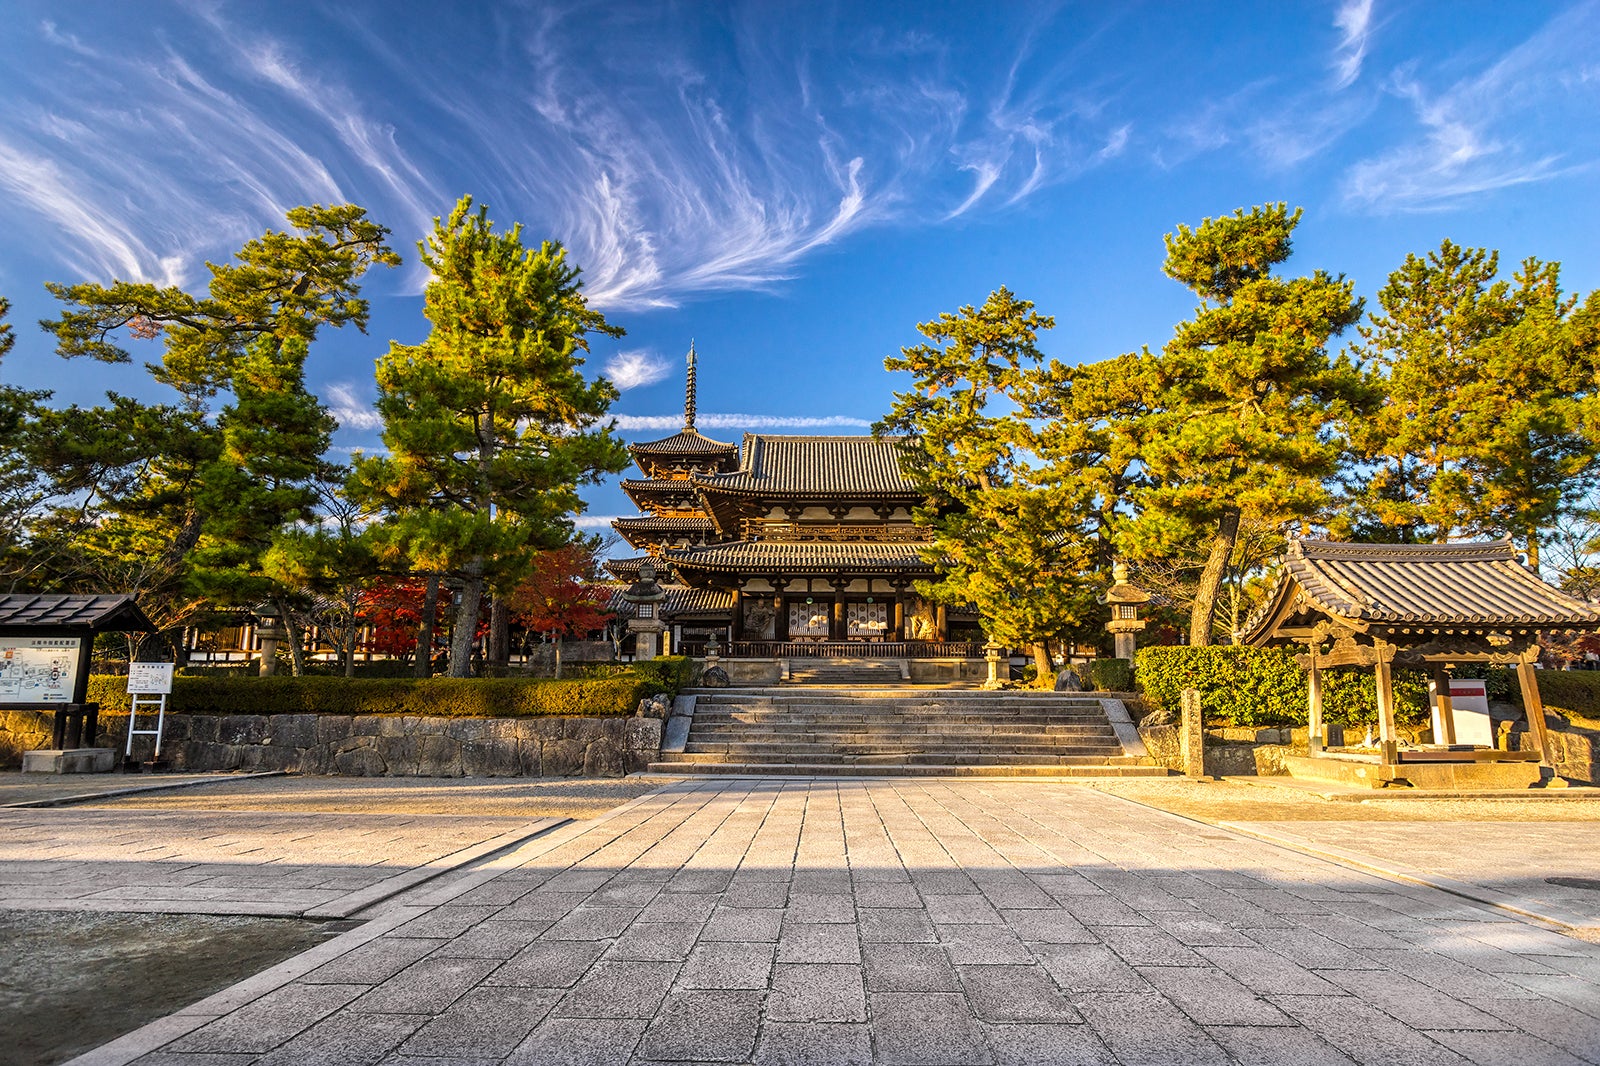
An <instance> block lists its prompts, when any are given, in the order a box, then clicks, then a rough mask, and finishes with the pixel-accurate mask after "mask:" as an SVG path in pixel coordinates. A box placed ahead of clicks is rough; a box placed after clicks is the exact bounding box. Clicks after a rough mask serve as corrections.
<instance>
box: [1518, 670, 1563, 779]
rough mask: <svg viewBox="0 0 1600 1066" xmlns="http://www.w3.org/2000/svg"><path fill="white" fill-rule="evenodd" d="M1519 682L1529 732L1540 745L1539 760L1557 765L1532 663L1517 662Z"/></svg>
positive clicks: (1547, 764) (1542, 700)
mask: <svg viewBox="0 0 1600 1066" xmlns="http://www.w3.org/2000/svg"><path fill="white" fill-rule="evenodd" d="M1517 683H1518V684H1519V685H1520V686H1521V687H1522V709H1523V710H1524V711H1525V712H1527V715H1528V732H1529V733H1531V734H1533V740H1534V743H1536V744H1538V745H1539V761H1540V762H1542V763H1544V765H1546V766H1554V765H1555V757H1554V755H1553V754H1552V753H1551V751H1550V732H1549V730H1547V729H1546V728H1545V724H1544V699H1543V698H1542V697H1540V695H1539V675H1538V674H1536V673H1534V672H1533V664H1532V663H1526V662H1524V663H1518V664H1517Z"/></svg>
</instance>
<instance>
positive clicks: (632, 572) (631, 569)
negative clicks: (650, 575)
mask: <svg viewBox="0 0 1600 1066" xmlns="http://www.w3.org/2000/svg"><path fill="white" fill-rule="evenodd" d="M649 558H650V556H648V555H638V556H635V557H633V558H632V559H608V560H606V562H605V563H604V564H602V565H604V566H605V568H606V570H607V571H608V572H609V573H610V574H611V575H612V576H613V577H615V578H616V579H617V580H619V581H628V582H632V581H637V580H639V568H640V567H641V566H643V565H644V562H645V560H646V559H649ZM656 573H657V575H659V574H660V573H661V563H660V562H659V561H657V562H656Z"/></svg>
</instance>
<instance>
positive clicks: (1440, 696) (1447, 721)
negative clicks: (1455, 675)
mask: <svg viewBox="0 0 1600 1066" xmlns="http://www.w3.org/2000/svg"><path fill="white" fill-rule="evenodd" d="M1428 695H1430V696H1432V697H1433V703H1434V706H1435V707H1437V708H1438V710H1439V735H1438V736H1436V737H1434V738H1433V742H1434V743H1435V744H1454V743H1455V742H1456V713H1455V708H1454V707H1453V706H1452V705H1451V703H1450V672H1449V671H1448V670H1446V669H1445V668H1444V665H1443V664H1442V663H1436V664H1435V665H1434V667H1433V672H1432V673H1431V674H1430V675H1429V678H1428Z"/></svg>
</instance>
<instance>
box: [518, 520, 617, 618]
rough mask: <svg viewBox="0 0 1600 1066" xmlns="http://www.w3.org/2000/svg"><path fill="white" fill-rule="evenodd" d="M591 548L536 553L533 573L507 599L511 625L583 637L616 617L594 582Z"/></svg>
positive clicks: (580, 546)
mask: <svg viewBox="0 0 1600 1066" xmlns="http://www.w3.org/2000/svg"><path fill="white" fill-rule="evenodd" d="M595 570H596V566H595V558H594V548H593V547H592V546H591V545H588V544H584V543H581V542H580V543H576V544H568V545H567V546H566V547H564V548H556V549H555V550H553V551H547V552H541V553H539V560H538V562H537V563H536V564H535V565H534V570H533V573H532V574H530V575H529V576H528V577H527V579H526V580H524V581H523V582H522V584H520V585H518V586H517V588H516V591H514V592H512V593H511V595H510V597H509V598H508V605H509V606H510V608H511V618H512V621H514V622H516V623H517V624H518V625H520V626H522V627H523V628H525V629H528V630H530V631H532V632H535V633H553V634H555V635H557V636H559V637H563V638H566V637H582V636H584V635H585V634H587V633H591V632H593V631H595V630H597V629H604V628H605V625H606V623H607V622H609V621H611V619H612V618H614V617H615V613H614V612H612V611H609V610H607V609H606V607H605V601H606V595H605V592H604V590H602V589H598V588H596V587H595V586H594V585H593V582H594V580H595Z"/></svg>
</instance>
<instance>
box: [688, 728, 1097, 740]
mask: <svg viewBox="0 0 1600 1066" xmlns="http://www.w3.org/2000/svg"><path fill="white" fill-rule="evenodd" d="M694 734H695V736H696V737H700V738H703V739H706V740H710V739H713V738H720V739H734V738H739V739H749V740H754V739H757V738H760V739H762V740H766V741H771V742H780V741H794V740H806V741H816V742H821V741H824V740H838V741H850V742H854V743H868V742H871V741H875V740H880V741H890V740H897V739H899V738H901V737H914V738H916V740H917V741H919V742H921V743H932V742H935V741H945V742H948V743H951V744H981V743H986V742H989V743H1001V742H1006V741H1023V740H1035V741H1038V742H1039V743H1058V742H1065V741H1071V740H1099V739H1107V738H1113V737H1115V736H1116V730H1114V729H1112V728H1111V727H1110V726H1109V725H1100V726H1092V725H1083V726H1052V727H1050V728H1048V729H982V728H980V727H977V726H974V727H971V728H964V729H940V728H938V727H936V726H926V727H921V728H916V729H894V730H890V729H840V728H815V729H800V728H795V729H777V728H769V727H765V726H763V727H762V728H759V729H757V728H746V729H732V728H727V727H721V726H718V727H704V726H702V727H701V728H699V729H696V730H695V731H694Z"/></svg>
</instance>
